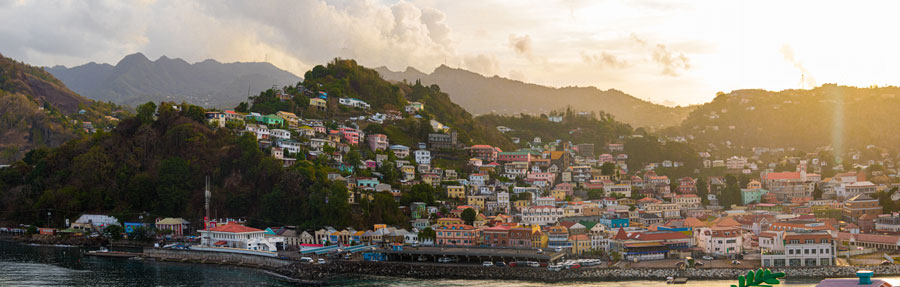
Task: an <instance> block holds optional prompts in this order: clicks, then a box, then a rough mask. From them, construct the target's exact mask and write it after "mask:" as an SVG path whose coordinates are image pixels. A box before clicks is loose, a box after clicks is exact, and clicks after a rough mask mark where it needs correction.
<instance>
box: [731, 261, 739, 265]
mask: <svg viewBox="0 0 900 287" xmlns="http://www.w3.org/2000/svg"><path fill="white" fill-rule="evenodd" d="M731 265H741V262H740V261H737V260H731Z"/></svg>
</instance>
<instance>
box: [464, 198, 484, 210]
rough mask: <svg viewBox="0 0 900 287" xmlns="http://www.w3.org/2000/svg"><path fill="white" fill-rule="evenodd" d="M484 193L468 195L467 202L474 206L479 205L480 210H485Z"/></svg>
mask: <svg viewBox="0 0 900 287" xmlns="http://www.w3.org/2000/svg"><path fill="white" fill-rule="evenodd" d="M484 200H485V198H484V195H473V196H469V197H466V204H467V205H469V206H472V207H477V208H478V209H479V210H484Z"/></svg>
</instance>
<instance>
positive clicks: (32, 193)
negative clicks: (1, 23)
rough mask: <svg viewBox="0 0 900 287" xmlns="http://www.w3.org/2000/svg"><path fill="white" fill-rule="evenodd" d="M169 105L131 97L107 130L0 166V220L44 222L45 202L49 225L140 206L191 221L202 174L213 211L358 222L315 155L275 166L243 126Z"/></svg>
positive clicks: (274, 219)
mask: <svg viewBox="0 0 900 287" xmlns="http://www.w3.org/2000/svg"><path fill="white" fill-rule="evenodd" d="M179 107H180V108H181V111H177V110H176V109H175V108H174V106H173V105H172V104H169V103H163V104H161V105H160V106H159V108H158V110H157V107H156V105H155V104H152V103H149V104H145V105H141V106H139V107H138V115H137V117H131V118H127V119H124V120H122V122H121V123H119V125H118V126H117V127H116V128H115V129H114V130H112V131H111V132H98V133H97V134H94V135H92V136H91V137H83V138H80V139H76V140H72V141H69V142H67V143H65V144H64V145H62V146H60V147H58V148H49V149H37V150H34V151H32V152H30V153H29V154H28V155H27V156H26V157H25V160H24V161H21V162H19V163H17V164H15V165H13V167H12V168H5V169H0V210H3V211H4V212H3V213H0V221H2V220H15V222H20V223H38V222H44V221H43V220H45V219H46V212H47V210H48V209H50V210H53V216H54V217H53V220H54V225H57V226H58V225H61V224H62V222H63V221H64V219H66V218H70V219H73V218H75V217H77V216H78V215H79V214H81V213H84V212H89V213H105V214H111V215H114V216H117V217H118V218H120V219H123V220H135V219H137V217H138V216H139V215H140V214H142V213H144V212H146V213H147V214H148V215H149V216H150V217H151V218H153V217H183V218H186V219H188V220H190V221H192V222H194V223H198V222H202V216H203V213H204V209H203V206H204V184H205V177H207V176H209V178H210V180H211V190H212V202H211V209H212V211H211V213H212V215H214V216H217V217H222V218H224V217H249V218H250V219H251V221H252V223H253V226H271V225H285V224H288V225H294V224H298V225H299V224H308V225H311V226H321V225H334V226H336V227H337V226H348V225H350V224H352V223H354V222H355V221H354V220H358V219H357V217H354V216H353V215H351V212H352V211H351V210H350V208H349V206H348V203H347V196H348V194H347V190H346V187H345V186H344V185H343V184H334V183H332V182H330V181H328V180H326V172H327V171H328V169H327V168H326V167H324V163H322V162H316V163H313V162H308V161H302V160H301V161H300V162H298V163H297V164H295V165H294V166H292V167H291V168H289V169H284V168H282V165H281V162H280V161H278V160H276V159H274V158H273V157H271V156H268V155H266V154H264V152H263V151H261V150H260V148H259V146H258V145H257V142H256V138H255V137H254V136H252V134H251V135H245V136H237V135H235V134H233V133H232V131H231V130H230V129H217V130H212V129H210V128H209V126H208V125H207V124H206V122H205V115H204V110H203V109H202V108H200V107H197V106H191V105H179ZM157 112H158V116H156V117H154V113H157ZM285 206H290V208H284V207H285ZM269 224H271V225H269ZM367 224H368V223H367Z"/></svg>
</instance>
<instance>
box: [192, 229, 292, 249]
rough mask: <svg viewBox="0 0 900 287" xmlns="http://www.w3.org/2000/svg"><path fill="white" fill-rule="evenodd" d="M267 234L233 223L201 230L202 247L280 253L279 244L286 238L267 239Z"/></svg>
mask: <svg viewBox="0 0 900 287" xmlns="http://www.w3.org/2000/svg"><path fill="white" fill-rule="evenodd" d="M265 233H266V232H265V231H263V230H260V229H256V228H252V227H247V226H244V225H241V224H239V223H237V222H234V221H231V222H228V223H226V224H225V225H220V226H216V227H213V228H209V229H203V230H200V245H203V246H212V247H227V248H236V249H249V250H256V251H272V252H274V251H278V248H277V243H278V242H281V243H284V237H266V235H265Z"/></svg>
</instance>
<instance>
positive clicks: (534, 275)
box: [275, 261, 900, 283]
mask: <svg viewBox="0 0 900 287" xmlns="http://www.w3.org/2000/svg"><path fill="white" fill-rule="evenodd" d="M863 269H865V270H873V271H875V274H878V276H888V275H900V265H890V266H855V267H854V266H827V267H798V268H774V269H773V272H785V274H787V277H789V278H816V279H818V278H837V277H855V274H856V271H857V270H863ZM749 270H750V269H741V268H701V269H688V270H678V269H674V268H631V269H622V268H582V269H575V270H564V271H549V270H547V269H544V268H526V267H522V268H511V267H481V266H474V265H473V266H461V265H443V266H442V265H436V264H416V263H396V262H358V261H351V262H347V261H337V262H332V263H328V264H309V263H307V264H304V263H295V264H291V265H286V266H283V267H280V268H277V269H276V270H275V271H276V272H278V273H280V274H282V275H285V276H288V277H291V278H295V279H299V280H307V281H320V282H321V281H326V282H327V281H328V280H330V279H334V278H346V277H347V276H359V275H372V276H388V277H405V278H418V279H474V280H521V281H533V282H545V283H557V282H578V281H623V280H665V279H666V277H669V276H673V277H686V278H690V279H692V280H723V279H724V280H730V279H734V280H737V278H738V276H740V275H745V274H747V271H749Z"/></svg>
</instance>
